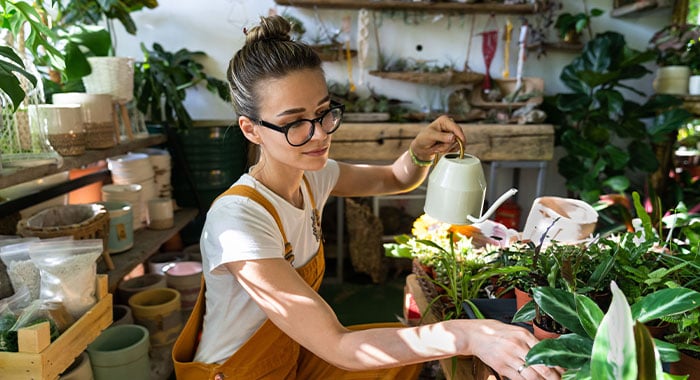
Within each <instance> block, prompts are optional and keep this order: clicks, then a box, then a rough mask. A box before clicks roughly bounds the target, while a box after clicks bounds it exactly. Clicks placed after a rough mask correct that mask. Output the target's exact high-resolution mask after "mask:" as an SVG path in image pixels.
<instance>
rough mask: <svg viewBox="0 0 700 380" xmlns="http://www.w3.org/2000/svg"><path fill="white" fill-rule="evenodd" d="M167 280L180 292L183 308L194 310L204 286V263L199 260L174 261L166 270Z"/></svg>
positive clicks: (169, 285)
mask: <svg viewBox="0 0 700 380" xmlns="http://www.w3.org/2000/svg"><path fill="white" fill-rule="evenodd" d="M165 280H166V282H167V284H168V287H169V288H173V289H176V290H177V291H178V292H180V297H181V301H182V310H192V309H193V308H194V304H195V302H197V296H198V295H199V289H200V288H201V286H202V263H200V262H199V261H181V262H178V263H174V264H173V265H172V266H171V267H170V268H169V269H168V270H167V271H165Z"/></svg>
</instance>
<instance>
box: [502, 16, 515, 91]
mask: <svg viewBox="0 0 700 380" xmlns="http://www.w3.org/2000/svg"><path fill="white" fill-rule="evenodd" d="M512 35H513V23H511V22H510V18H507V17H506V26H505V30H504V31H503V40H504V41H505V46H504V47H503V78H510V41H511V38H512Z"/></svg>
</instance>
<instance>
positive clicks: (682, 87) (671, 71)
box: [652, 66, 690, 95]
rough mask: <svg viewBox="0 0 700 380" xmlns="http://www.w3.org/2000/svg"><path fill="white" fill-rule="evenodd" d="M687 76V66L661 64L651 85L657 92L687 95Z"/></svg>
mask: <svg viewBox="0 0 700 380" xmlns="http://www.w3.org/2000/svg"><path fill="white" fill-rule="evenodd" d="M689 78H690V67H688V66H663V67H659V69H658V71H657V73H656V78H655V79H654V82H653V83H652V86H653V87H654V91H656V92H657V93H659V94H674V95H687V94H688V79H689Z"/></svg>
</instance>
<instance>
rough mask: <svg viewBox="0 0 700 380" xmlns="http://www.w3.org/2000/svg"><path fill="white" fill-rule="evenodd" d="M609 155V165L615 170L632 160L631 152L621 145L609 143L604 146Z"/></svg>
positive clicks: (620, 168) (622, 167)
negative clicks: (620, 146) (623, 148)
mask: <svg viewBox="0 0 700 380" xmlns="http://www.w3.org/2000/svg"><path fill="white" fill-rule="evenodd" d="M603 151H604V152H605V154H606V155H607V159H608V160H607V161H608V165H609V166H610V167H611V168H612V169H614V170H622V169H624V168H625V166H627V163H628V162H629V160H630V154H629V153H628V152H626V151H624V150H622V149H620V148H619V147H616V146H614V145H608V146H606V147H605V148H603Z"/></svg>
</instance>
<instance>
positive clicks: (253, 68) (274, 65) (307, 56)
mask: <svg viewBox="0 0 700 380" xmlns="http://www.w3.org/2000/svg"><path fill="white" fill-rule="evenodd" d="M291 29H292V26H291V24H290V23H289V21H287V20H286V19H285V18H284V17H282V16H271V17H261V18H260V24H259V25H256V26H254V27H253V28H251V29H250V30H248V31H247V32H246V41H245V44H244V45H243V47H242V48H241V49H240V50H239V51H237V52H236V54H235V55H234V56H233V58H231V61H230V62H229V65H228V70H227V72H226V77H227V79H228V82H229V88H230V90H231V103H233V108H234V110H235V111H236V113H237V114H238V115H243V116H247V117H250V118H254V119H257V118H258V117H259V110H258V104H259V99H260V96H261V94H257V93H256V89H257V85H258V83H260V82H261V81H264V80H266V79H271V78H281V77H283V76H285V75H287V74H289V73H290V72H293V71H297V70H304V69H318V70H321V59H320V58H319V56H318V54H316V52H314V51H313V49H311V47H309V46H308V45H306V44H304V43H301V42H298V41H292V39H291V37H290V31H291Z"/></svg>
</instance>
